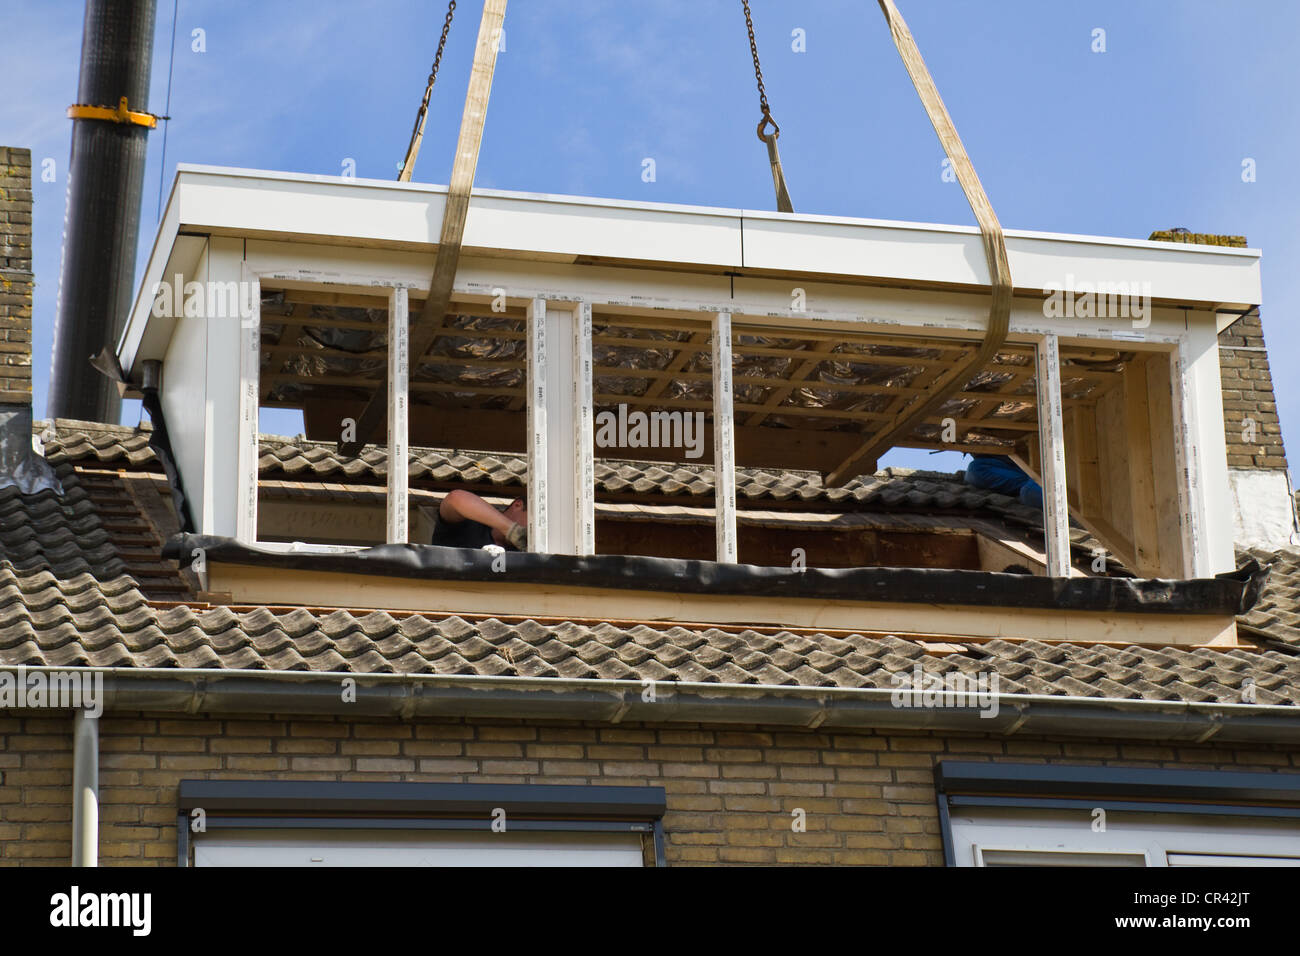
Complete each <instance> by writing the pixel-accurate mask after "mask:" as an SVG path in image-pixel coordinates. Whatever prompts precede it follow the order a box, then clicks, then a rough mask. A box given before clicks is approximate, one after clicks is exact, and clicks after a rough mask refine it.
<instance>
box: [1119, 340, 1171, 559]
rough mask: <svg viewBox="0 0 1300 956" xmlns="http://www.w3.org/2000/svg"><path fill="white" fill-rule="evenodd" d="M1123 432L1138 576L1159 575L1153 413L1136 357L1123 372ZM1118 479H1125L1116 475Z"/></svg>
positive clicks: (1143, 368) (1142, 366) (1143, 370)
mask: <svg viewBox="0 0 1300 956" xmlns="http://www.w3.org/2000/svg"><path fill="white" fill-rule="evenodd" d="M1124 433H1125V438H1126V440H1127V442H1128V481H1129V489H1130V490H1129V496H1130V501H1131V502H1132V509H1133V510H1132V513H1133V524H1132V528H1133V546H1134V548H1135V549H1136V551H1137V554H1136V555H1135V557H1136V559H1137V567H1136V568H1134V569H1133V571H1134V573H1135V574H1138V575H1139V576H1141V577H1154V576H1157V575H1159V573H1160V527H1159V524H1158V517H1157V512H1156V494H1155V479H1154V477H1153V475H1152V467H1151V460H1152V451H1151V412H1150V407H1149V392H1148V385H1147V367H1146V363H1145V362H1144V361H1143V360H1142V359H1141V358H1137V359H1135V360H1134V361H1132V362H1129V364H1128V368H1127V369H1126V370H1125V373H1124ZM1115 480H1117V481H1120V480H1123V479H1122V478H1121V477H1120V476H1118V475H1116V476H1115Z"/></svg>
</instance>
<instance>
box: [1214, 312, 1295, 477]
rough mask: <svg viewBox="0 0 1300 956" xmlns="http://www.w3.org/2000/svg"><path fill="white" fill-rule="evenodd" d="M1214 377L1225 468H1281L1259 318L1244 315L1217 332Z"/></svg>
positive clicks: (1274, 404) (1274, 407) (1281, 454)
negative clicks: (1219, 386)
mask: <svg viewBox="0 0 1300 956" xmlns="http://www.w3.org/2000/svg"><path fill="white" fill-rule="evenodd" d="M1219 375H1220V377H1221V378H1222V380H1223V386H1222V387H1223V428H1224V438H1225V439H1226V441H1227V444H1228V467H1229V468H1282V469H1285V468H1286V449H1285V447H1284V446H1283V444H1282V425H1281V422H1280V421H1279V419H1278V417H1277V399H1276V398H1274V396H1273V378H1272V376H1271V374H1270V372H1269V367H1268V352H1266V351H1265V350H1264V329H1263V327H1262V326H1261V324H1260V320H1259V316H1258V315H1248V316H1244V317H1242V318H1240V319H1238V320H1237V321H1236V322H1234V323H1233V324H1232V325H1230V326H1228V328H1226V329H1224V330H1223V331H1222V332H1220V333H1219ZM1251 421H1253V422H1254V425H1253V427H1252V426H1251V425H1250V422H1251ZM1252 430H1253V432H1254V434H1253V436H1252V434H1251V432H1252ZM1252 437H1253V439H1254V440H1253V441H1252V440H1250V439H1251V438H1252Z"/></svg>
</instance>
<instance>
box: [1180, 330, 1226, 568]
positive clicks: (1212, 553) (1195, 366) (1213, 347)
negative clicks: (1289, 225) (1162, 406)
mask: <svg viewBox="0 0 1300 956" xmlns="http://www.w3.org/2000/svg"><path fill="white" fill-rule="evenodd" d="M1178 360H1179V366H1180V370H1181V372H1182V375H1183V381H1182V383H1181V386H1182V388H1183V390H1184V392H1183V396H1182V399H1183V401H1182V419H1183V426H1184V427H1185V428H1186V433H1187V449H1186V456H1187V458H1186V461H1187V477H1186V478H1185V479H1184V484H1185V485H1186V486H1187V487H1186V491H1185V494H1186V496H1187V498H1188V500H1190V501H1192V502H1193V508H1192V511H1193V512H1194V514H1195V515H1196V516H1198V517H1199V519H1200V520H1199V521H1197V522H1196V524H1195V525H1194V526H1193V527H1194V531H1195V535H1196V538H1197V542H1196V549H1195V551H1194V552H1193V564H1194V567H1193V569H1192V570H1193V576H1194V577H1207V576H1211V575H1215V574H1219V573H1221V572H1224V571H1231V570H1232V569H1233V567H1234V566H1235V564H1236V556H1235V552H1234V550H1233V542H1232V508H1231V506H1230V502H1231V501H1232V496H1231V491H1230V489H1229V486H1228V450H1227V445H1226V444H1225V441H1224V436H1223V393H1222V391H1221V389H1222V385H1221V382H1220V379H1219V339H1218V336H1217V335H1216V334H1215V332H1214V327H1213V326H1208V325H1205V324H1204V323H1197V324H1196V325H1193V326H1192V327H1191V328H1190V329H1188V334H1187V337H1186V338H1185V339H1184V340H1183V342H1182V343H1180V345H1179V349H1178Z"/></svg>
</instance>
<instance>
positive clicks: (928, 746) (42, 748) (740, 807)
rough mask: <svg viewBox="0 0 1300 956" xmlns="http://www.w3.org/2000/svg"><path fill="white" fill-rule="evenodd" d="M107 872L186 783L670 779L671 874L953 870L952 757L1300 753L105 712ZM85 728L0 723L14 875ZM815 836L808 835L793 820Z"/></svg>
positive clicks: (1275, 764) (165, 827)
mask: <svg viewBox="0 0 1300 956" xmlns="http://www.w3.org/2000/svg"><path fill="white" fill-rule="evenodd" d="M101 723H102V727H101V738H100V768H101V769H100V828H101V829H100V862H101V863H102V864H104V865H117V864H131V865H156V864H171V863H173V862H174V860H175V854H176V830H175V817H176V787H177V783H178V781H180V780H181V779H184V778H209V779H276V780H354V781H357V780H375V781H379V780H418V781H424V782H456V783H460V782H497V783H552V784H558V783H565V784H589V783H591V784H609V785H616V784H621V785H632V786H641V785H657V786H663V787H664V788H665V789H666V790H667V792H668V813H667V815H666V816H665V818H664V826H665V831H666V838H667V858H668V862H669V863H670V864H679V865H680V864H691V863H705V864H708V863H765V864H778V863H804V864H825V863H835V864H870V865H884V864H893V865H940V864H942V862H943V850H942V846H941V843H940V832H939V819H938V812H937V808H936V805H935V794H934V787H933V775H932V770H933V766H934V763H935V761H936V760H937V759H940V758H945V757H947V758H953V759H963V760H980V759H1000V760H1005V761H1012V762H1019V763H1072V764H1093V765H1096V764H1107V765H1124V766H1164V765H1168V766H1177V767H1181V768H1185V769H1186V768H1215V767H1222V768H1232V769H1237V770H1269V771H1273V770H1290V771H1294V770H1297V769H1300V750H1298V749H1296V748H1291V749H1287V748H1282V747H1277V748H1270V749H1265V748H1260V749H1255V750H1244V749H1241V750H1229V749H1223V748H1216V747H1210V746H1183V745H1179V746H1176V747H1175V746H1171V745H1164V744H1148V745H1142V744H1128V743H1104V742H1102V743H1097V742H1081V741H1078V740H1072V739H1023V740H1022V739H1014V740H1007V739H1003V738H1000V737H996V738H995V737H988V736H980V735H967V736H958V735H946V736H939V735H935V734H930V733H921V732H917V733H910V734H909V733H901V732H897V731H891V732H890V733H888V734H877V733H869V732H868V733H844V734H839V733H820V734H819V733H812V732H808V731H790V730H772V729H762V728H754V729H734V728H714V727H686V728H682V727H662V726H658V727H656V726H644V725H638V726H626V727H624V726H619V727H611V726H603V725H581V724H567V723H558V722H556V723H542V722H537V721H531V722H529V723H527V724H525V723H523V722H521V721H516V722H511V721H486V720H478V721H474V722H466V721H460V720H445V721H420V722H418V723H403V722H400V721H396V720H394V721H375V722H372V723H358V722H345V721H340V720H333V719H297V718H285V717H275V718H268V719H231V720H225V719H211V718H199V717H170V716H148V715H142V716H138V717H125V716H123V717H118V716H112V715H110V716H106V717H105V718H103V720H102V721H101ZM71 734H72V720H71V718H70V717H46V716H35V717H32V716H24V717H14V716H8V717H4V718H0V775H3V781H2V785H0V864H4V865H14V864H17V863H42V864H57V865H65V864H66V863H67V860H68V855H69V848H70V842H71V829H72V827H71V819H72V809H71V802H70V791H71V786H72V750H71ZM796 808H802V809H803V810H804V811H805V812H806V814H807V831H806V832H803V833H795V832H793V831H792V828H791V819H792V818H791V811H793V810H795V809H796Z"/></svg>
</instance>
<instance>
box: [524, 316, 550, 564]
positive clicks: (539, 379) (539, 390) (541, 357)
mask: <svg viewBox="0 0 1300 956" xmlns="http://www.w3.org/2000/svg"><path fill="white" fill-rule="evenodd" d="M546 331H547V330H546V300H545V299H534V300H533V301H532V303H531V304H530V305H529V307H528V550H530V551H549V550H550V539H549V537H548V529H549V528H550V507H549V505H550V498H549V495H548V489H549V485H548V483H547V476H548V469H547V456H546V453H547V444H546V438H547V399H548V398H549V390H548V389H547V387H546Z"/></svg>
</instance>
